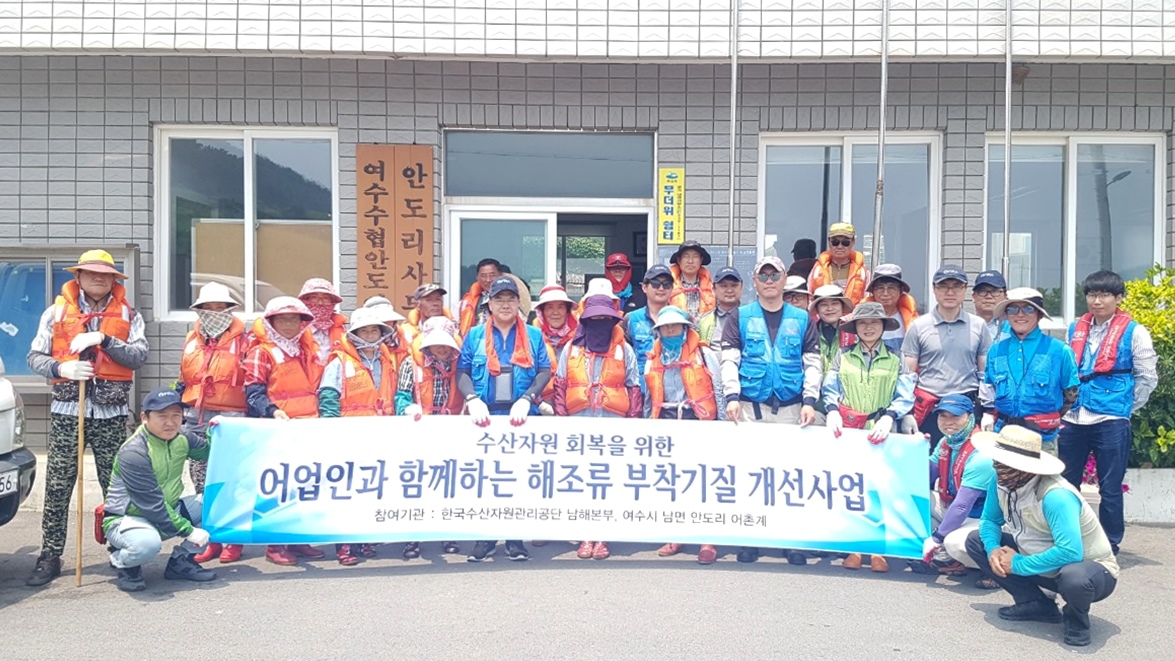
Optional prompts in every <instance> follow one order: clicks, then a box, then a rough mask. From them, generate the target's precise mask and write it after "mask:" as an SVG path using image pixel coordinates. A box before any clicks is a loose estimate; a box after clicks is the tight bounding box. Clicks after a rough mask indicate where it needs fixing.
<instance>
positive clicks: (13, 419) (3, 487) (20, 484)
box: [0, 360, 37, 526]
mask: <svg viewBox="0 0 1175 661" xmlns="http://www.w3.org/2000/svg"><path fill="white" fill-rule="evenodd" d="M35 479H37V458H36V457H34V456H33V453H32V452H29V451H28V450H27V449H25V447H24V402H23V401H21V399H20V394H19V393H17V392H16V388H14V387H13V386H12V382H11V381H9V380H8V379H6V378H5V377H4V361H3V360H0V526H2V525H4V524H6V523H8V522H9V521H11V520H12V517H14V516H16V510H17V509H19V508H20V504H21V503H23V502H24V500H25V499H26V498H28V497H29V493H30V492H32V490H33V481H34V480H35Z"/></svg>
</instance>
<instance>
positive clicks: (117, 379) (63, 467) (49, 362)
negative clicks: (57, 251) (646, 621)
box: [27, 250, 147, 586]
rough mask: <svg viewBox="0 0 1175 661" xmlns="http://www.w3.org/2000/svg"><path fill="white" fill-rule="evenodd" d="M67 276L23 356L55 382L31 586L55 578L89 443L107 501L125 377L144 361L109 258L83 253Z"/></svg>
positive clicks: (122, 424)
mask: <svg viewBox="0 0 1175 661" xmlns="http://www.w3.org/2000/svg"><path fill="white" fill-rule="evenodd" d="M66 270H68V271H70V272H72V273H73V274H74V279H73V280H70V281H69V282H67V283H65V284H64V285H63V286H62V288H61V294H60V295H59V296H58V297H57V300H56V301H55V302H54V303H53V305H52V306H50V307H49V309H47V310H45V312H44V314H42V315H41V321H40V326H39V328H38V330H37V335H36V337H35V338H33V343H32V346H31V347H30V349H29V355H28V364H29V369H31V370H32V371H34V372H36V373H37V374H40V375H41V376H43V377H45V378H46V379H48V380H50V381H51V382H52V383H53V402H52V405H51V406H50V409H49V412H50V420H51V422H50V430H49V453H48V460H47V462H46V463H47V465H46V478H45V511H44V514H43V517H42V520H41V529H42V534H43V541H42V548H41V555H40V557H38V558H37V565H36V568H35V569H34V570H33V573H32V575H31V576H30V577H29V579H28V581H27V584H28V585H31V586H39V585H45V584H46V583H48V582H49V581H52V580H53V579H54V578H56V577H57V576H59V575H61V554H62V552H63V551H64V550H65V536H66V528H67V525H68V523H69V504H70V497H71V492H72V491H73V489H74V487H75V485H76V484H77V482H78V481H79V480H80V479H82V475H81V473H80V470H79V469H80V468H81V461H80V459H81V455H80V453H79V447H81V446H85V445H88V446H89V447H90V450H91V451H92V452H93V453H94V462H95V464H96V465H97V468H98V481H99V483H100V484H101V487H102V493H103V496H105V494H106V489H107V487H108V486H109V485H110V471H111V467H112V465H113V463H114V457H115V454H116V453H117V452H118V448H119V446H121V445H122V443H123V441H124V440H126V436H127V427H126V423H127V415H128V414H129V413H130V409H129V408H128V405H127V400H128V397H129V395H130V390H131V379H132V377H133V376H134V371H135V370H137V369H138V368H139V367H141V366H142V365H143V363H145V362H146V360H147V337H146V335H145V334H144V325H143V318H142V316H141V315H139V313H138V312H136V311H135V309H134V308H133V307H131V304H130V302H129V301H128V300H127V299H126V289H125V288H124V287H123V286H122V284H121V283H119V282H118V281H119V280H123V279H125V278H126V276H125V275H123V274H122V273H120V272H119V271H118V269H117V268H115V265H114V258H113V257H111V256H110V253H108V252H106V251H105V250H90V251H87V252H85V253H83V254H82V256H81V257H80V258H79V259H78V263H77V264H76V265H74V266H70V267H68V268H67V269H66ZM83 389H84V391H85V395H84V397H83V396H82V391H83ZM79 400H81V401H79ZM81 402H84V404H82V403H81ZM80 541H81V540H80V539H79V540H78V543H79V544H80ZM79 567H80V557H79Z"/></svg>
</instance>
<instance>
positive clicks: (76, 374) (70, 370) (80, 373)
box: [57, 360, 94, 381]
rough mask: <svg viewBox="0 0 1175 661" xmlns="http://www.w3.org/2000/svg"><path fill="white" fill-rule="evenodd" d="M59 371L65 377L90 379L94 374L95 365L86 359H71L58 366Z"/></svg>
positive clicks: (77, 379)
mask: <svg viewBox="0 0 1175 661" xmlns="http://www.w3.org/2000/svg"><path fill="white" fill-rule="evenodd" d="M57 373H58V374H60V375H61V378H63V379H72V380H74V381H88V380H90V379H91V378H93V376H94V366H93V365H92V364H91V363H90V362H89V361H85V360H69V361H66V362H64V363H61V364H60V365H58V366H57Z"/></svg>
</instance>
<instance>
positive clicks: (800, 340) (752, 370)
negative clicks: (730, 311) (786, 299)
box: [738, 301, 811, 402]
mask: <svg viewBox="0 0 1175 661" xmlns="http://www.w3.org/2000/svg"><path fill="white" fill-rule="evenodd" d="M810 322H811V317H809V316H808V313H807V312H804V311H803V310H800V309H799V308H797V307H795V306H793V305H787V304H785V305H784V306H783V318H782V319H780V322H779V332H778V333H776V334H775V343H774V344H772V343H771V335H770V334H769V333H768V332H767V320H766V319H764V318H763V308H762V307H760V306H759V303H758V301H756V302H754V303H750V304H748V305H744V306H742V307H740V308H739V309H738V330H739V335H740V336H741V337H742V343H743V346H742V357H741V359H740V360H739V366H738V381H739V386H740V388H741V390H742V396H743V397H745V398H747V399H749V400H751V401H752V402H766V401H767V400H768V399H769V398H770V397H771V396H772V395H774V396H775V398H776V399H777V400H779V401H780V402H789V401H792V400H794V399H796V398H798V397H800V395H801V394H802V393H803V391H804V335H805V334H806V333H807V332H808V324H809V323H810Z"/></svg>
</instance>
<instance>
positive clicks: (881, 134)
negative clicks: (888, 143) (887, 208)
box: [869, 0, 889, 271]
mask: <svg viewBox="0 0 1175 661" xmlns="http://www.w3.org/2000/svg"><path fill="white" fill-rule="evenodd" d="M888 96H889V0H884V1H883V2H882V3H881V103H880V110H881V112H880V115H879V117H878V125H877V189H876V191H875V192H874V197H873V244H872V246H871V247H870V251H869V270H870V271H876V270H877V264H878V263H879V262H880V261H881V219H882V205H883V202H884V200H885V125H886V112H885V111H886V105H887V103H888Z"/></svg>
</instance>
